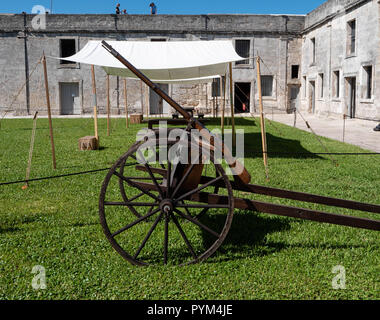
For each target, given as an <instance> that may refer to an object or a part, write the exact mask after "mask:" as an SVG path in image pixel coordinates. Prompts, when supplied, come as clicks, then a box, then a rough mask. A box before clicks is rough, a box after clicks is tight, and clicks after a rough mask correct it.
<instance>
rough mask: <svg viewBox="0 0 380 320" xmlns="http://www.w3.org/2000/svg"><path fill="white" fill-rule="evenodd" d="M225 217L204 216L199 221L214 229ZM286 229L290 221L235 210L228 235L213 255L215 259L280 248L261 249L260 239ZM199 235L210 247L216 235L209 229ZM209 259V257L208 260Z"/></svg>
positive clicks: (219, 228)
mask: <svg viewBox="0 0 380 320" xmlns="http://www.w3.org/2000/svg"><path fill="white" fill-rule="evenodd" d="M225 220H226V215H222V214H219V215H212V216H205V217H203V218H202V223H204V224H206V225H207V226H209V227H210V228H211V229H213V230H221V229H222V228H223V225H224V223H225ZM289 229H290V224H289V222H288V221H286V220H284V219H282V218H280V217H279V218H277V217H270V218H269V217H268V218H267V217H262V216H258V215H256V214H254V213H251V212H245V213H244V212H241V213H240V212H239V213H235V214H234V218H233V221H232V226H231V228H230V230H229V232H228V235H227V237H226V239H225V240H224V242H223V244H222V246H221V247H220V248H219V250H218V251H217V252H216V253H215V255H214V256H215V257H217V260H218V261H221V260H230V259H236V255H241V256H249V255H252V254H253V255H256V256H264V255H266V254H269V253H273V252H275V251H279V250H281V248H276V247H271V248H269V250H267V249H266V248H264V249H263V246H262V244H263V241H264V240H265V238H266V236H267V235H268V234H271V233H274V232H279V231H284V230H289ZM202 236H203V242H204V247H205V248H207V247H209V246H211V244H212V243H213V241H215V238H214V237H213V236H212V235H210V234H209V233H208V232H203V234H202ZM223 256H224V257H223ZM212 261H213V260H210V262H211V263H212ZM214 261H215V260H214Z"/></svg>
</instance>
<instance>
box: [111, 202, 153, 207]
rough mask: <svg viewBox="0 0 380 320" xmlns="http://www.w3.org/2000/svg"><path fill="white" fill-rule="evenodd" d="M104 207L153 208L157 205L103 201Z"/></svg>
mask: <svg viewBox="0 0 380 320" xmlns="http://www.w3.org/2000/svg"><path fill="white" fill-rule="evenodd" d="M104 205H105V206H123V207H129V206H134V207H153V206H155V205H157V203H150V202H149V203H148V202H131V201H128V202H116V201H105V202H104Z"/></svg>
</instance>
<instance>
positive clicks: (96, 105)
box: [91, 65, 99, 147]
mask: <svg viewBox="0 0 380 320" xmlns="http://www.w3.org/2000/svg"><path fill="white" fill-rule="evenodd" d="M91 75H92V94H93V106H94V130H95V138H96V144H97V147H99V133H98V102H97V98H96V79H95V67H94V65H92V66H91Z"/></svg>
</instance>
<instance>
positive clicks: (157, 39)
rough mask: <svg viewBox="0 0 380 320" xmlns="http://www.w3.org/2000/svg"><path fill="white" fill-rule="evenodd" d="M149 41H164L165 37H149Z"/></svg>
mask: <svg viewBox="0 0 380 320" xmlns="http://www.w3.org/2000/svg"><path fill="white" fill-rule="evenodd" d="M150 41H151V42H166V41H167V40H166V38H151V39H150Z"/></svg>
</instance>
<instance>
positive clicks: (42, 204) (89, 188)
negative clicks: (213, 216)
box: [0, 119, 380, 299]
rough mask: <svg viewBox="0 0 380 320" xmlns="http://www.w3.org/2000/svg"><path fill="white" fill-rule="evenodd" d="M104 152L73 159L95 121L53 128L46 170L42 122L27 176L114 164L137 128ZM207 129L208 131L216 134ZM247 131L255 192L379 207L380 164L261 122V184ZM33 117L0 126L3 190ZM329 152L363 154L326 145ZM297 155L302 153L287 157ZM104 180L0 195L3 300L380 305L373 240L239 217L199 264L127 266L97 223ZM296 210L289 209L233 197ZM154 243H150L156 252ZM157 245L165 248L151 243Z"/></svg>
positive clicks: (378, 251) (117, 126)
mask: <svg viewBox="0 0 380 320" xmlns="http://www.w3.org/2000/svg"><path fill="white" fill-rule="evenodd" d="M99 121H100V123H99V128H100V134H101V135H100V141H101V146H102V148H101V150H99V151H86V152H83V151H82V152H80V151H78V138H80V137H82V136H86V135H91V134H93V123H92V120H91V119H70V120H68V119H54V120H53V124H54V138H55V143H56V154H57V170H53V169H52V163H51V155H50V145H49V128H48V122H47V119H39V120H38V124H37V133H36V140H35V149H34V155H33V165H32V168H31V178H36V177H44V176H51V175H59V174H65V173H72V172H79V171H85V170H92V169H98V168H105V167H110V166H111V165H112V164H113V163H114V162H115V161H116V160H117V159H118V158H119V156H120V155H121V154H123V153H124V152H125V151H126V150H127V149H128V148H129V146H130V145H132V143H134V142H135V135H136V132H137V131H138V130H139V129H141V128H143V127H144V126H143V125H135V126H132V127H131V128H130V129H128V130H127V129H126V128H125V120H124V119H117V120H116V119H113V120H112V134H111V136H110V137H107V136H106V134H105V133H106V127H105V125H106V122H105V119H100V120H99ZM217 124H218V122H217V121H214V122H211V123H210V124H208V125H207V126H208V127H209V128H210V129H211V128H212V127H215V126H217ZM237 124H238V127H239V128H242V129H244V130H245V149H246V150H245V151H246V159H245V166H246V168H247V169H248V171H249V172H250V173H251V175H252V183H255V184H262V185H268V186H274V187H279V188H286V189H291V190H295V191H303V192H311V193H316V194H321V195H327V196H333V197H340V198H345V199H352V200H357V201H363V202H369V203H375V204H380V157H379V156H375V155H372V156H368V155H366V156H334V158H335V159H336V161H337V162H338V163H339V166H335V165H334V163H333V162H332V161H331V159H330V158H329V156H315V155H313V154H312V153H314V152H317V153H318V152H325V150H324V149H323V147H322V146H321V145H320V144H319V142H318V141H317V140H316V139H315V137H314V136H313V135H312V134H309V133H307V132H303V131H300V130H297V129H294V128H291V127H288V126H285V125H282V124H279V123H274V125H275V126H273V125H270V124H269V123H268V124H267V130H268V148H269V151H270V152H286V154H278V155H271V156H270V158H269V166H270V167H269V174H270V180H269V181H267V180H266V177H265V172H264V168H263V162H262V158H261V155H260V154H258V153H256V152H260V151H261V137H260V127H259V126H258V125H257V124H258V121H257V122H256V124H255V122H254V121H252V120H243V119H239V120H237ZM31 128H32V120H31V119H30V120H25V119H23V120H3V121H2V122H1V129H0V147H1V152H0V183H1V182H6V181H13V180H22V179H24V178H25V170H26V165H27V160H28V153H29V141H30V135H31ZM321 139H322V141H323V142H324V143H325V144H326V146H327V147H328V148H329V150H330V151H333V152H365V151H364V150H362V149H360V148H357V147H354V146H351V145H347V144H343V143H340V142H337V141H333V140H329V139H326V138H321ZM292 152H298V153H302V154H298V155H297V154H294V155H291V154H290V153H292ZM105 175H106V171H104V172H99V173H95V174H86V175H80V176H74V177H68V178H60V179H53V180H46V181H40V182H32V183H30V186H29V188H28V189H27V190H22V189H21V187H22V184H17V185H9V186H0V299H379V298H380V242H379V233H377V232H375V231H367V230H360V229H353V228H349V227H342V226H334V225H328V224H321V223H316V222H309V221H302V220H296V219H291V218H285V217H280V216H273V215H266V214H261V213H252V212H244V211H239V210H235V216H234V221H233V225H232V228H231V230H230V233H229V235H228V237H227V239H226V240H225V242H224V244H223V245H222V247H221V248H220V249H219V250H218V251H217V252H216V254H214V255H213V256H212V257H211V258H210V259H208V260H207V261H206V262H205V263H202V264H198V265H192V266H187V267H178V266H173V265H168V266H164V265H162V264H161V265H158V266H152V267H144V268H140V267H134V266H132V265H130V264H129V263H127V262H126V261H125V260H123V259H122V257H121V256H119V255H118V254H117V253H116V251H115V250H113V248H112V247H111V245H110V244H109V242H108V240H107V239H106V238H105V236H104V234H103V231H102V228H101V226H100V224H99V216H98V199H99V193H100V188H101V184H102V181H103V179H104V177H105ZM236 195H239V196H243V197H246V198H250V199H262V200H266V201H272V202H275V203H283V204H291V205H300V203H298V202H295V201H290V200H280V199H275V198H273V199H270V198H268V197H264V196H258V195H251V194H236ZM303 205H304V206H305V207H306V208H313V209H318V210H328V211H330V212H335V213H347V214H351V215H352V214H355V215H358V216H363V217H369V215H368V214H366V213H358V212H351V211H350V210H345V209H333V208H326V207H323V206H319V205H313V204H303ZM155 242H157V243H155ZM155 245H157V246H158V248H160V246H161V247H162V244H161V239H155V238H153V239H152V243H151V244H150V246H152V247H154V246H155ZM35 265H41V266H43V267H44V268H45V270H46V284H47V288H46V289H45V290H34V289H33V288H32V285H31V283H32V279H33V277H34V276H35V275H34V274H33V273H32V268H33V266H35ZM337 265H341V266H344V268H345V270H346V289H345V290H334V289H333V288H332V280H333V278H334V277H335V276H336V275H335V274H333V273H332V269H333V267H334V266H337Z"/></svg>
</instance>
